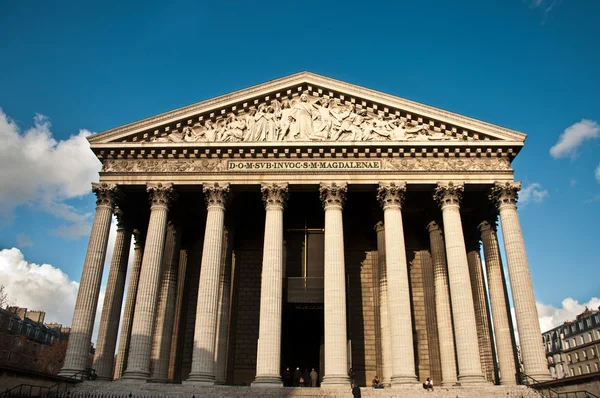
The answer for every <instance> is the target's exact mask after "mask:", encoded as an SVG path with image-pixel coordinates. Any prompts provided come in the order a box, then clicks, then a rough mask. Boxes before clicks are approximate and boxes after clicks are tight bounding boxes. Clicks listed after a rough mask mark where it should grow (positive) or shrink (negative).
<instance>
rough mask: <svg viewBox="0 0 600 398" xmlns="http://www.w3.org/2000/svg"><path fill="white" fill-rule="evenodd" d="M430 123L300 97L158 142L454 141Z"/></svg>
mask: <svg viewBox="0 0 600 398" xmlns="http://www.w3.org/2000/svg"><path fill="white" fill-rule="evenodd" d="M452 138H453V137H452V136H448V135H446V134H444V133H443V132H437V131H433V130H432V129H431V128H430V127H429V125H428V124H415V122H413V121H409V120H408V121H407V120H403V119H400V118H398V117H396V116H395V115H391V116H383V115H372V114H369V113H368V112H367V111H366V110H365V109H357V108H356V106H355V105H354V104H340V103H339V102H338V100H336V99H325V98H319V99H317V100H316V101H311V100H310V99H309V97H308V95H307V94H302V95H301V96H300V98H299V99H293V100H288V99H285V100H283V101H281V102H279V101H278V100H273V101H271V103H270V104H260V105H259V106H258V107H257V108H256V109H252V110H251V111H250V112H248V113H245V114H242V115H236V114H234V113H229V114H228V115H227V117H226V118H223V119H219V120H218V121H217V122H214V123H213V122H212V121H211V120H206V121H204V123H203V124H196V125H194V126H193V127H192V126H185V127H183V129H182V130H181V131H178V130H177V131H174V132H172V133H170V134H168V135H166V136H162V137H156V138H154V139H152V141H153V142H261V141H265V142H267V141H268V142H272V141H409V140H415V141H427V140H430V141H439V140H449V139H452Z"/></svg>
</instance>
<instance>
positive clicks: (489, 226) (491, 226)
mask: <svg viewBox="0 0 600 398" xmlns="http://www.w3.org/2000/svg"><path fill="white" fill-rule="evenodd" d="M477 229H478V230H479V232H481V233H483V232H484V231H488V230H491V231H492V232H496V222H492V223H490V222H489V221H487V220H484V221H482V222H480V223H479V225H478V226H477Z"/></svg>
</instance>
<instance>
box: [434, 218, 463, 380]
mask: <svg viewBox="0 0 600 398" xmlns="http://www.w3.org/2000/svg"><path fill="white" fill-rule="evenodd" d="M427 230H428V231H429V241H430V246H431V260H432V261H433V284H434V286H435V311H436V315H437V319H436V321H437V328H438V338H439V345H440V362H441V365H442V385H444V386H452V385H454V384H456V382H457V379H456V356H455V351H454V332H453V331H452V310H451V307H450V289H449V286H448V267H447V265H446V250H445V249H444V238H443V236H442V230H441V229H440V227H439V226H438V225H437V223H436V222H435V221H432V222H430V223H429V225H428V226H427Z"/></svg>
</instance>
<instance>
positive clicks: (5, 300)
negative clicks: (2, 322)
mask: <svg viewBox="0 0 600 398" xmlns="http://www.w3.org/2000/svg"><path fill="white" fill-rule="evenodd" d="M11 304H12V300H11V299H10V297H9V296H8V293H7V292H6V287H5V286H4V285H0V308H6V307H8V306H9V305H11Z"/></svg>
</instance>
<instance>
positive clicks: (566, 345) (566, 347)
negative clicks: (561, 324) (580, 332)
mask: <svg viewBox="0 0 600 398" xmlns="http://www.w3.org/2000/svg"><path fill="white" fill-rule="evenodd" d="M565 349H567V350H568V349H569V340H565Z"/></svg>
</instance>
